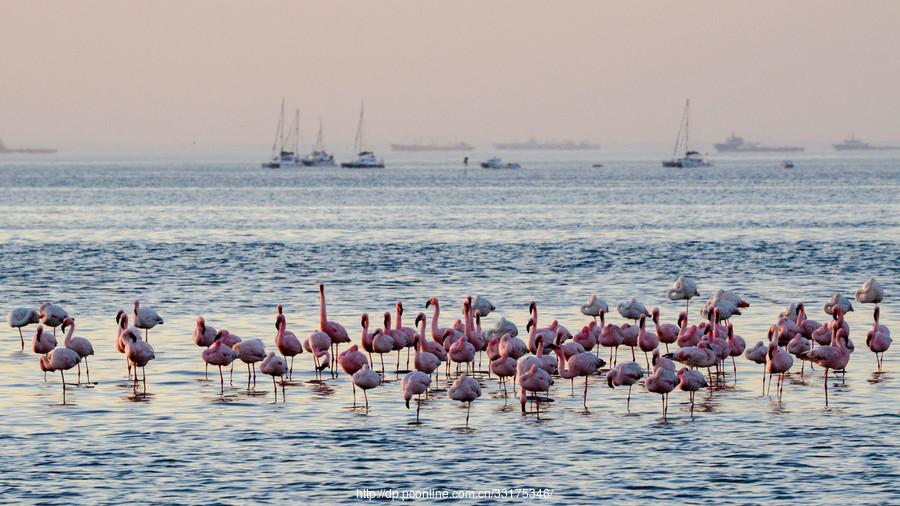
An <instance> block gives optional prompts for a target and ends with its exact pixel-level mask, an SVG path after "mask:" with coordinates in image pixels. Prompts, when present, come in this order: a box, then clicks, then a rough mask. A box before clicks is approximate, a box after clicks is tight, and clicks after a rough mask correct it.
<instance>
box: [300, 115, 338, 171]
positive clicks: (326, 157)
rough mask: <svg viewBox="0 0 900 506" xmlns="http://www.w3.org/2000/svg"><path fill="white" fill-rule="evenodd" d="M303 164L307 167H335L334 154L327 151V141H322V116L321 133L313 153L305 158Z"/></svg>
mask: <svg viewBox="0 0 900 506" xmlns="http://www.w3.org/2000/svg"><path fill="white" fill-rule="evenodd" d="M303 165H305V166H307V167H334V156H333V155H331V154H329V153H328V152H327V151H325V143H324V142H323V141H322V118H319V135H317V136H316V144H315V146H313V151H312V153H310V154H308V155H306V157H305V158H304V159H303Z"/></svg>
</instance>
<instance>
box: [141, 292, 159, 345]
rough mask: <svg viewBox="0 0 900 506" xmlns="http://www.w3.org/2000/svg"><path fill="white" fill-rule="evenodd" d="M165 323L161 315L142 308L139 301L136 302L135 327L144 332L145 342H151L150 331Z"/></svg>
mask: <svg viewBox="0 0 900 506" xmlns="http://www.w3.org/2000/svg"><path fill="white" fill-rule="evenodd" d="M163 323H165V321H164V320H163V319H162V316H159V313H157V312H156V311H154V310H153V309H150V308H148V307H143V308H142V307H141V303H140V301H138V300H135V301H134V326H135V327H137V328H139V329H143V330H144V341H147V342H148V343H149V342H150V329H152V328H153V327H155V326H157V325H162V324H163Z"/></svg>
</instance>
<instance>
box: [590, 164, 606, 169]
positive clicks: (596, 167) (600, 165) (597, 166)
mask: <svg viewBox="0 0 900 506" xmlns="http://www.w3.org/2000/svg"><path fill="white" fill-rule="evenodd" d="M591 167H593V168H595V169H599V168H601V167H603V164H602V163H595V164H594V165H591Z"/></svg>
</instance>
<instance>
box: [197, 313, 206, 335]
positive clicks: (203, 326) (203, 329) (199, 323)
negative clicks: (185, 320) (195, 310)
mask: <svg viewBox="0 0 900 506" xmlns="http://www.w3.org/2000/svg"><path fill="white" fill-rule="evenodd" d="M197 328H198V329H200V332H206V320H204V319H203V317H202V316H198V317H197Z"/></svg>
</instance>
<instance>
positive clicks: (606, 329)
mask: <svg viewBox="0 0 900 506" xmlns="http://www.w3.org/2000/svg"><path fill="white" fill-rule="evenodd" d="M600 322H601V323H600V325H601V326H602V327H603V328H602V329H601V330H600V335H599V336H598V337H597V343H598V344H599V345H600V346H603V347H605V348H609V363H610V364H611V365H612V366H613V367H615V365H616V362H618V359H619V346H620V345H621V344H622V343H624V342H625V335H624V334H623V333H622V329H621V328H620V327H619V326H618V325H613V324H612V323H610V324H609V325H604V324H603V314H602V313H601V314H600ZM613 350H615V358H614V357H613ZM597 352H598V353H599V347H598V350H597Z"/></svg>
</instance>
